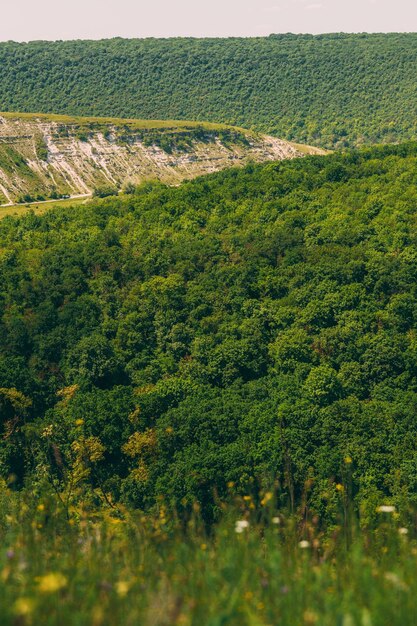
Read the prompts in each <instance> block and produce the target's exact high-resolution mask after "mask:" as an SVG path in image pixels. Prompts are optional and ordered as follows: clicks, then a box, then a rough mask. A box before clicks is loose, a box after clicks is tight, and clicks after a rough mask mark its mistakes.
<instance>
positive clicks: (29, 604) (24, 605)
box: [13, 598, 35, 617]
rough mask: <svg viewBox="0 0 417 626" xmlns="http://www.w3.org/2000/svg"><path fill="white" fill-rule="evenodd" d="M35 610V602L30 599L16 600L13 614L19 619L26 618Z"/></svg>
mask: <svg viewBox="0 0 417 626" xmlns="http://www.w3.org/2000/svg"><path fill="white" fill-rule="evenodd" d="M34 608H35V601H34V600H33V599H32V598H18V599H17V600H16V602H15V603H14V607H13V609H14V612H15V614H16V615H19V616H20V617H23V616H24V617H28V616H29V615H30V614H31V613H32V612H33V609H34Z"/></svg>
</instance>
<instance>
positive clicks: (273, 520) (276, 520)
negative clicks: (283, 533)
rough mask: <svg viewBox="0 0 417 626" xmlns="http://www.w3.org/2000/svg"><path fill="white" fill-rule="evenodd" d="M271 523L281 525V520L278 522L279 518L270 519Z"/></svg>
mask: <svg viewBox="0 0 417 626" xmlns="http://www.w3.org/2000/svg"><path fill="white" fill-rule="evenodd" d="M272 523H273V524H280V523H281V520H280V518H279V517H273V518H272Z"/></svg>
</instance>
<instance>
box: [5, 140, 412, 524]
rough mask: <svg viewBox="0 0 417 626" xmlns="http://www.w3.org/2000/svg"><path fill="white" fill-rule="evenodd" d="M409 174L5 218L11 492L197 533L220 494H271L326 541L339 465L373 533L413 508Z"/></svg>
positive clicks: (282, 175) (369, 156)
mask: <svg viewBox="0 0 417 626" xmlns="http://www.w3.org/2000/svg"><path fill="white" fill-rule="evenodd" d="M416 164H417V146H416V145H415V144H404V145H399V146H391V147H388V146H386V147H380V148H372V149H363V150H361V151H358V152H350V153H347V154H343V155H340V154H334V155H330V156H323V157H306V158H305V159H300V160H294V161H290V162H280V163H271V164H268V165H263V166H260V165H250V166H248V167H247V168H245V169H243V170H238V169H231V170H229V171H225V172H222V173H219V174H216V175H211V176H208V177H204V178H200V179H198V180H195V181H193V182H187V183H184V184H182V185H181V186H180V187H177V188H169V187H166V186H164V185H162V184H160V183H158V182H156V183H147V184H144V185H141V186H139V187H137V188H136V189H135V190H134V193H130V194H128V195H122V196H120V197H117V198H116V197H110V198H106V199H104V200H99V199H95V200H94V201H93V202H92V203H91V204H89V205H85V206H79V207H70V208H65V207H62V208H60V209H55V210H51V211H49V212H47V213H46V214H44V215H43V216H37V215H34V214H33V213H28V214H27V215H25V216H23V217H21V218H19V219H12V218H5V219H4V220H3V221H2V222H1V223H0V277H1V289H0V389H3V390H6V391H7V394H9V395H5V393H6V392H4V393H3V396H0V402H2V403H3V404H2V405H1V406H2V410H3V414H4V415H7V417H5V420H6V425H5V426H3V428H8V430H7V436H6V437H3V445H2V455H1V468H2V469H1V472H2V475H3V476H4V477H7V476H8V475H10V474H13V475H15V477H16V485H21V484H22V483H23V482H24V481H30V480H32V479H34V478H35V477H36V476H37V475H38V473H39V468H40V467H42V468H43V470H44V471H45V475H46V476H48V477H49V478H48V480H49V481H50V482H51V484H52V485H53V486H54V489H55V490H56V491H57V492H58V493H61V494H64V495H62V497H63V499H64V500H65V502H67V507H68V508H69V507H70V506H72V505H73V503H74V502H75V501H76V500H77V498H80V497H86V495H85V494H86V493H87V492H88V491H89V490H90V492H91V493H92V494H94V498H102V499H103V501H104V502H105V501H106V500H111V501H113V502H116V501H117V502H124V503H128V504H129V505H130V506H133V507H138V508H142V509H151V508H153V507H154V506H155V505H156V503H157V502H158V501H159V498H160V497H161V496H164V497H165V498H166V500H167V502H169V503H174V504H175V505H176V506H177V507H179V508H180V509H181V510H183V511H184V512H187V511H189V510H190V509H191V507H192V505H193V503H194V502H195V501H196V500H198V501H199V502H200V503H201V505H202V510H203V514H204V516H205V518H206V519H207V520H211V519H213V518H215V517H216V516H217V515H218V512H219V509H218V506H217V504H216V502H217V500H216V498H222V497H223V496H224V495H225V494H226V493H227V492H228V487H227V485H228V483H233V484H234V489H235V491H236V492H237V493H242V494H244V493H246V494H247V493H250V494H251V495H252V496H253V498H254V499H255V500H256V499H258V500H259V499H260V497H261V496H260V493H261V492H262V490H263V489H266V488H267V487H268V486H269V485H273V484H276V483H278V484H279V485H280V486H281V490H280V494H279V504H280V506H284V505H288V506H290V507H292V508H293V509H294V510H295V509H296V508H297V507H300V506H308V507H309V510H311V511H313V512H315V513H316V514H317V515H319V516H320V519H321V520H322V522H323V523H324V524H327V525H331V524H332V523H333V521H334V515H335V508H334V498H333V495H334V490H335V485H337V484H338V483H342V482H344V477H345V474H346V471H347V469H346V467H345V464H344V461H343V459H345V458H348V457H349V458H351V459H352V463H351V464H350V465H349V476H350V478H349V480H350V485H351V487H350V489H351V496H352V501H353V503H354V506H356V507H357V509H358V510H359V511H361V515H362V523H363V524H370V523H372V518H373V516H375V502H376V501H377V500H379V501H381V500H383V499H386V498H388V499H389V501H390V502H393V503H395V504H396V505H398V507H405V508H407V506H408V503H410V502H412V501H414V500H415V486H416V482H417V478H416V476H417V470H416V467H417V465H416V454H415V441H416V437H417V425H416V420H415V412H416V410H417V368H416V358H417V357H416V355H417V339H416V336H417V334H416V333H417V326H416V324H417V291H416V287H415V276H416V271H417V254H416V252H415V249H416V245H417V239H416V233H417V228H416V225H417V224H416V219H417V218H416V215H417V213H416V211H417V195H416V188H417V187H416V182H417V179H416V171H417V170H416ZM14 390H15V391H14ZM11 393H14V394H18V395H16V396H14V398H15V401H16V402H17V400H18V399H19V398H21V399H22V398H25V399H27V402H28V404H25V406H23V405H22V406H20V407H18V406H17V405H16V406H15V404H13V402H12V401H11V397H12V396H11V395H10V394H11ZM19 394H22V395H19ZM22 401H23V400H22ZM25 402H26V400H25ZM29 403H30V404H29ZM3 405H4V407H3ZM13 420H15V422H14V421H13ZM7 424H9V425H8V426H7ZM11 424H14V426H13V427H12V426H11ZM86 442H90V443H89V444H88V445H90V444H91V445H92V443H94V445H95V446H96V447H97V449H99V450H100V455H98V456H97V458H95V460H94V463H91V462H90V461H91V459H90V460H89V457H88V455H87V457H86V459H84V460H85V461H86V464H84V465H81V466H80V463H81V460H82V459H81V460H80V456H79V454H80V450H84V449H85V446H86V445H87V444H86ZM80 446H81V447H80ZM83 446H84V447H83ZM90 447H91V446H90ZM77 454H78V457H77ZM77 463H78V465H77ZM75 469H77V471H78V470H79V476H81V477H82V480H81V479H80V480H79V481H78V479H77V480H75V478H74V476H78V474H76V473H75V474H74V472H75ZM71 477H72V478H71ZM306 484H308V485H309V488H308V490H307V492H306ZM332 494H333V495H332Z"/></svg>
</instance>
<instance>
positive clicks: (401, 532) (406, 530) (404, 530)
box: [398, 528, 408, 535]
mask: <svg viewBox="0 0 417 626" xmlns="http://www.w3.org/2000/svg"><path fill="white" fill-rule="evenodd" d="M398 533H399V534H400V535H408V528H399V529H398Z"/></svg>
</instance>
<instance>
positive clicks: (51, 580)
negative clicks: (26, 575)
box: [36, 572, 68, 593]
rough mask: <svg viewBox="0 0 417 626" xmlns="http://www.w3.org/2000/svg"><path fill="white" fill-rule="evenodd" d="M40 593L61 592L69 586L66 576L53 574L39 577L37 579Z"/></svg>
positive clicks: (58, 573)
mask: <svg viewBox="0 0 417 626" xmlns="http://www.w3.org/2000/svg"><path fill="white" fill-rule="evenodd" d="M36 580H37V583H38V587H39V591H40V592H41V593H54V592H56V591H60V590H61V589H64V587H66V586H67V583H68V581H67V579H66V577H65V576H64V574H61V573H60V572H51V573H50V574H45V575H44V576H39V577H38V578H37V579H36Z"/></svg>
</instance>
